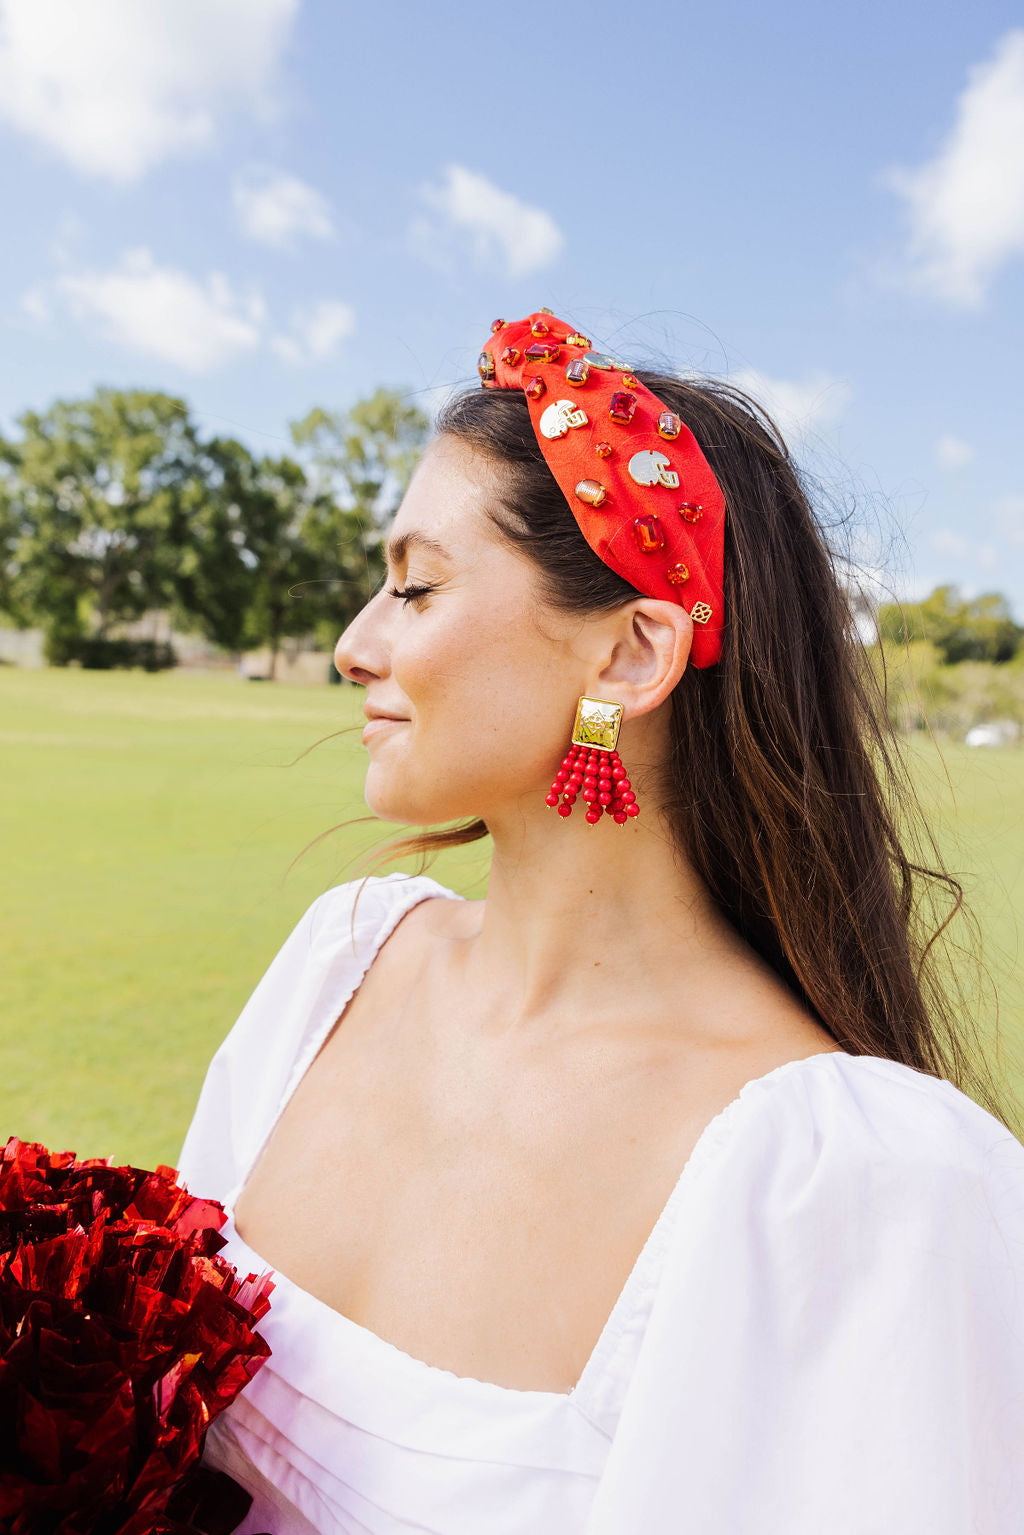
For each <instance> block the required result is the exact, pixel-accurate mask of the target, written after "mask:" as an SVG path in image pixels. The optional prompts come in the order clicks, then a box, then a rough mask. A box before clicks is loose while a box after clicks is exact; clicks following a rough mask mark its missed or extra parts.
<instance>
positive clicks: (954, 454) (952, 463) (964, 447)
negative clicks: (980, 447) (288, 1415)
mask: <svg viewBox="0 0 1024 1535" xmlns="http://www.w3.org/2000/svg"><path fill="white" fill-rule="evenodd" d="M935 457H936V458H937V459H938V461H939V463H940V464H941V465H942V467H943V469H963V467H964V466H965V464H969V463H970V462H971V459H972V458H973V457H974V449H973V448H972V447H971V444H970V443H969V442H964V440H963V438H962V437H951V436H948V435H947V436H945V437H940V438H939V440H938V442H937V443H936V444H935Z"/></svg>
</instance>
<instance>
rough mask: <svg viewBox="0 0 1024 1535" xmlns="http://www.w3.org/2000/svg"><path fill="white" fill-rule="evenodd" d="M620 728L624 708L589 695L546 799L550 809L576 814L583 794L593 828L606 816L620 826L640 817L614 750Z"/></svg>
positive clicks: (582, 700)
mask: <svg viewBox="0 0 1024 1535" xmlns="http://www.w3.org/2000/svg"><path fill="white" fill-rule="evenodd" d="M621 724H622V705H621V704H613V703H606V702H605V701H604V700H602V699H600V698H587V697H586V696H585V695H584V696H583V697H581V698H580V701H579V703H578V704H577V705H576V723H575V724H574V725H573V727H572V744H571V745H570V747H569V752H568V755H567V756H565V757H563V758H562V765H561V767H560V768H559V769H558V772H557V773H556V774H555V781H554V783H553V784H552V785H551V789H550V791H549V792H548V793H547V794H546V795H545V797H544V802H545V804H547V805H552V806H555V805H557V806H558V814H559V815H560V816H567V815H571V814H572V807H573V805H574V804H575V802H576V797H577V795H578V794H580V793H581V792H582V795H583V799H584V800H585V801H586V802H587V820H588V821H589V822H590V825H591V826H596V825H597V823H598V821H599V820H600V819H601V814H602V811H603V812H605V813H606V814H607V815H610V816H611V818H612V820H613V821H615V822H616V823H617V824H618V825H619V826H624V825H625V823H626V821H627V820H628V819H629V818H630V817H632V816H638V815H639V814H640V806H639V805H638V804H637V802H636V795H635V794H634V793H633V790H632V787H631V786H630V782H629V779H628V778H627V776H626V769H625V768H624V767H623V766H622V761H621V758H620V757H619V754H618V752H617V751H616V750H615V743H616V742H617V741H618V739H619V726H620V725H621ZM559 798H561V801H562V803H561V804H559V803H558V801H559Z"/></svg>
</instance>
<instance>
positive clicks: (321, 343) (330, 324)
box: [270, 299, 356, 365]
mask: <svg viewBox="0 0 1024 1535" xmlns="http://www.w3.org/2000/svg"><path fill="white" fill-rule="evenodd" d="M355 323H356V316H355V310H354V309H352V308H351V306H350V305H349V304H343V303H341V302H340V300H338V299H324V300H323V301H322V302H321V303H319V304H314V306H313V307H312V308H311V309H307V310H296V312H295V313H294V314H293V316H292V334H291V335H290V336H287V335H283V334H278V335H276V336H274V337H272V339H271V342H270V345H271V349H272V350H273V351H274V353H275V354H276V355H277V356H278V357H280V358H281V360H282V362H287V363H291V364H293V365H298V364H301V363H308V362H323V361H325V360H326V359H327V358H328V357H331V356H333V354H334V353H335V352H336V351H337V349H338V343H339V342H340V341H344V340H345V338H346V336H350V335H351V334H352V332H353V330H354V329H355Z"/></svg>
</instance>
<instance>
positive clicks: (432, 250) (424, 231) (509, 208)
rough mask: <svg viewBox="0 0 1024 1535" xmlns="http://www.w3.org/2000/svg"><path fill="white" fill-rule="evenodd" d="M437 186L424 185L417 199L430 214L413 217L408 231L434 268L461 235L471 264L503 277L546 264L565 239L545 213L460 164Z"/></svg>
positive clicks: (448, 169) (445, 259)
mask: <svg viewBox="0 0 1024 1535" xmlns="http://www.w3.org/2000/svg"><path fill="white" fill-rule="evenodd" d="M444 176H445V179H444V181H443V182H442V184H441V185H440V186H431V185H430V184H429V183H425V184H424V185H423V186H421V187H420V189H419V195H420V198H421V199H422V201H423V202H424V203H426V204H427V206H428V207H429V208H431V209H432V210H433V212H434V214H435V215H436V216H435V217H434V218H433V219H431V218H425V217H419V218H416V219H415V220H414V221H413V224H412V228H411V231H410V235H411V239H412V243H413V246H414V248H415V249H416V250H417V251H418V253H419V254H420V255H421V256H423V257H424V258H425V259H426V260H428V261H430V262H431V263H432V264H434V265H444V266H446V267H448V268H450V267H451V266H452V265H453V261H452V256H451V251H452V247H453V245H454V244H455V243H456V241H457V237H458V234H459V233H465V234H467V235H468V236H469V237H470V239H471V242H472V247H473V253H474V256H475V258H476V260H477V261H478V262H479V263H480V265H481V266H484V267H491V268H494V267H497V268H499V269H500V270H502V271H503V272H504V274H505V275H506V276H508V277H512V278H516V277H527V276H529V275H530V274H531V273H532V272H539V271H540V270H541V268H542V267H546V266H548V265H550V263H551V262H552V261H554V259H555V258H556V256H558V254H559V253H560V251H561V250H562V247H563V245H564V244H565V237H564V235H563V234H562V231H561V230H560V229H559V227H558V225H557V224H556V223H555V221H554V219H553V218H552V217H551V215H550V213H545V211H544V209H543V208H535V207H532V206H531V205H530V204H529V203H524V202H521V201H520V200H519V198H518V197H515V196H514V195H513V194H512V193H511V192H503V191H502V190H501V188H500V187H496V186H495V185H494V183H493V182H492V181H488V179H487V177H486V176H481V175H480V174H479V172H477V171H470V170H467V169H466V167H465V166H463V165H449V166H446V168H445V173H444Z"/></svg>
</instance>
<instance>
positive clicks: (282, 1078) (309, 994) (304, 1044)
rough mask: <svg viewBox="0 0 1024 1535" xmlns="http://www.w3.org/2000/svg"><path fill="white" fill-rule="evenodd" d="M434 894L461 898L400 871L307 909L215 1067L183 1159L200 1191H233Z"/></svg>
mask: <svg viewBox="0 0 1024 1535" xmlns="http://www.w3.org/2000/svg"><path fill="white" fill-rule="evenodd" d="M434 896H447V897H450V898H453V899H458V897H457V896H456V892H455V891H453V890H449V889H448V888H447V887H446V886H444V885H441V884H439V883H438V881H437V880H435V879H431V878H430V877H429V876H428V875H406V874H401V873H392V874H386V875H367V876H365V877H364V878H362V879H356V880H349V881H347V882H346V883H344V884H340V885H334V886H332V887H331V888H330V889H329V890H325V891H324V892H323V894H322V895H319V896H318V897H317V898H316V900H315V901H313V902H311V904H310V905H309V906H307V908H306V910H305V911H304V912H303V914H302V916H301V917H300V918H299V920H298V921H297V922H296V923H295V925H294V926H293V928H292V929H291V931H290V932H289V933H288V934H287V936H286V937H285V939H284V941H283V943H282V944H281V946H280V948H279V949H278V950H277V952H276V953H275V954H274V955H273V957H272V958H271V959H270V962H269V964H268V965H267V967H266V969H265V970H264V972H263V974H262V975H261V976H260V977H259V979H258V980H257V981H256V984H255V986H254V988H253V990H252V991H251V993H250V995H249V997H248V999H247V1001H246V1002H245V1005H244V1006H243V1008H242V1010H241V1012H240V1013H239V1015H238V1017H237V1018H236V1020H235V1022H234V1024H233V1025H232V1026H231V1028H230V1029H229V1031H228V1033H227V1034H226V1036H225V1037H224V1038H223V1039H222V1041H221V1043H220V1044H219V1046H218V1047H217V1049H216V1051H215V1052H214V1055H213V1057H212V1059H211V1061H210V1063H209V1066H208V1067H207V1071H206V1076H205V1078H204V1081H203V1085H202V1088H201V1091H200V1094H199V1100H198V1103H197V1105H196V1109H195V1113H194V1114H193V1118H192V1123H191V1125H190V1127H189V1130H188V1134H187V1135H186V1139H185V1144H184V1147H183V1149H182V1152H181V1156H180V1160H179V1166H180V1167H181V1169H182V1170H183V1172H186V1173H188V1175H189V1176H190V1177H191V1178H193V1179H194V1180H195V1186H196V1187H198V1186H200V1185H199V1179H200V1178H203V1179H204V1180H206V1181H204V1183H203V1185H202V1186H203V1187H204V1188H205V1190H206V1191H207V1192H212V1193H213V1197H222V1193H221V1191H222V1189H223V1188H230V1187H232V1186H233V1183H234V1181H235V1174H236V1172H237V1170H238V1168H239V1167H244V1166H245V1165H247V1159H248V1158H249V1157H250V1156H251V1154H252V1148H253V1147H254V1146H256V1145H258V1144H259V1142H260V1141H261V1139H262V1136H263V1134H264V1132H265V1130H266V1127H267V1126H268V1125H269V1124H270V1123H271V1122H272V1121H273V1118H274V1115H275V1114H276V1112H277V1110H278V1107H279V1105H280V1103H281V1102H282V1100H283V1098H284V1097H285V1096H287V1093H288V1091H289V1087H290V1085H291V1084H292V1082H293V1080H294V1078H295V1076H296V1073H297V1072H301V1070H302V1069H303V1067H304V1065H305V1064H306V1063H307V1060H308V1057H309V1054H310V1052H311V1051H315V1050H316V1048H317V1047H318V1045H319V1043H320V1042H321V1041H322V1039H323V1037H324V1035H325V1033H326V1031H327V1030H328V1029H329V1028H330V1027H331V1025H332V1023H333V1022H334V1020H335V1019H336V1018H337V1017H338V1015H339V1013H340V1011H341V1009H342V1008H343V1006H344V1005H345V1003H346V1001H347V1000H348V998H349V997H350V996H351V994H352V992H353V991H354V990H355V988H356V987H357V986H358V985H359V982H360V980H361V979H362V976H363V974H364V973H365V971H366V969H367V967H368V966H369V964H370V963H371V961H372V960H373V957H374V954H375V953H376V951H377V949H379V948H380V946H381V944H382V943H383V942H384V940H385V939H386V938H387V936H388V934H389V933H390V932H391V930H392V929H393V928H394V927H395V926H396V925H397V923H398V922H399V920H400V919H401V917H402V916H403V915H404V914H405V912H407V911H409V910H410V909H411V908H412V907H414V906H416V905H417V904H418V903H419V902H421V901H426V900H428V899H430V898H432V897H434ZM214 1177H215V1181H213V1182H211V1181H210V1180H211V1179H213V1178H214Z"/></svg>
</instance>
